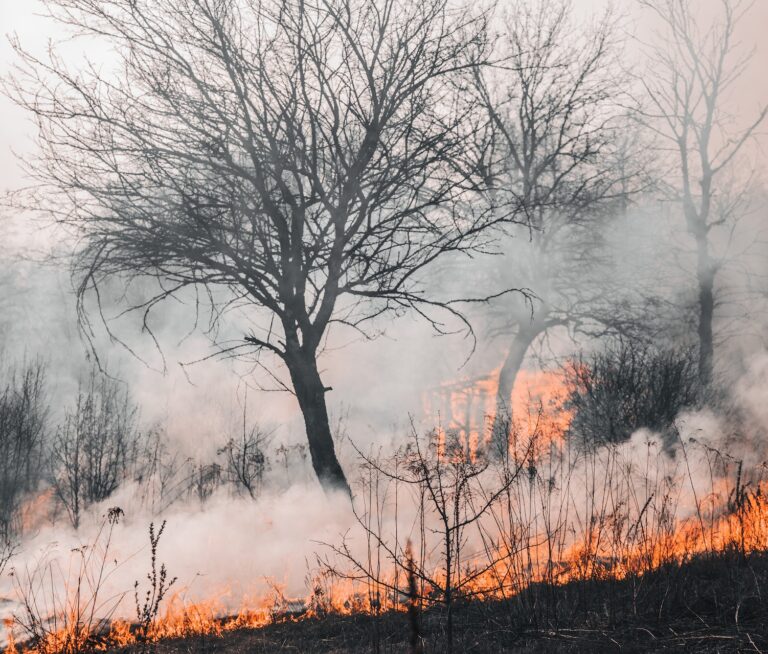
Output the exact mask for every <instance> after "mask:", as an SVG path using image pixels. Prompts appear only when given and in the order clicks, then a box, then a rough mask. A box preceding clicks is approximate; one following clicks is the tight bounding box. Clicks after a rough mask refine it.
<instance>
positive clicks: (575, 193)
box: [476, 0, 636, 444]
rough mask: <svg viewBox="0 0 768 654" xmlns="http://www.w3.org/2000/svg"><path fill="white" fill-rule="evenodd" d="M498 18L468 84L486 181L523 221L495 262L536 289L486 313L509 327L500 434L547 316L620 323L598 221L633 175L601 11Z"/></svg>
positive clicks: (551, 0) (557, 2)
mask: <svg viewBox="0 0 768 654" xmlns="http://www.w3.org/2000/svg"><path fill="white" fill-rule="evenodd" d="M505 18H506V21H505V27H506V31H505V38H504V40H503V41H502V43H501V44H500V45H501V47H500V54H499V57H500V59H501V62H502V63H500V64H499V65H498V66H497V67H496V68H495V69H494V68H487V69H484V70H479V69H478V71H477V76H476V88H477V90H478V92H479V95H480V97H481V98H482V100H483V104H484V105H485V108H486V110H487V112H488V115H489V117H490V119H491V120H492V122H493V125H494V127H495V135H496V140H495V148H496V150H497V151H498V153H499V155H498V157H497V160H496V161H495V163H496V167H495V169H494V168H491V169H489V171H488V175H489V185H490V187H491V191H490V192H491V193H492V194H493V195H494V196H495V197H496V201H495V204H498V205H500V206H506V207H508V210H509V211H512V212H514V213H515V214H522V215H523V216H524V217H525V221H524V222H525V224H524V225H522V226H520V227H518V228H517V230H516V231H512V234H511V235H512V236H513V237H515V238H513V239H511V240H510V241H509V242H508V243H507V244H506V247H507V248H508V249H509V252H511V253H512V254H511V255H510V256H505V257H499V258H498V264H499V265H497V267H496V268H495V269H494V270H493V273H494V274H495V275H498V276H501V277H502V278H503V277H507V278H509V277H510V276H512V277H514V278H515V281H516V284H518V285H521V286H524V287H526V288H529V289H530V290H531V292H532V293H533V295H534V298H535V299H534V302H533V303H532V304H531V303H529V302H525V301H524V299H523V298H520V297H515V298H512V302H503V303H497V304H496V306H495V309H494V311H493V312H492V314H495V315H491V319H492V327H491V334H492V335H495V336H498V335H503V336H508V335H509V334H510V333H512V334H513V336H512V341H511V343H510V345H509V347H508V349H507V351H506V356H505V358H504V361H503V365H502V366H501V369H500V372H499V381H498V397H497V403H496V404H497V406H496V413H495V418H494V424H493V435H494V440H495V441H496V442H497V443H499V444H503V443H506V435H507V432H508V430H509V428H510V421H511V417H512V416H511V399H510V398H511V395H512V391H513V388H514V385H515V381H516V379H517V375H518V372H519V370H520V368H521V366H522V364H523V361H524V359H525V357H526V355H527V353H528V352H529V350H530V348H531V346H532V345H533V344H534V343H535V342H536V341H537V339H540V337H542V336H543V335H545V334H547V333H548V332H549V330H551V329H553V328H557V327H560V328H566V329H568V330H570V331H571V332H575V331H579V330H581V331H590V330H591V331H592V332H602V331H605V330H606V329H611V328H613V329H617V328H620V327H622V324H621V316H622V312H621V311H619V310H617V307H619V306H620V305H619V304H618V303H617V302H615V299H616V297H617V294H616V293H612V290H613V291H615V290H616V289H611V285H610V283H609V281H607V280H608V278H609V275H608V274H607V272H606V271H607V270H609V267H608V264H609V263H610V262H609V261H608V259H607V256H606V253H605V250H604V249H603V248H602V245H603V232H604V230H605V228H606V227H605V226H606V222H607V220H608V219H609V218H610V217H611V216H612V215H615V213H616V212H618V211H621V210H622V208H623V206H624V202H625V199H626V197H627V194H628V192H629V190H630V186H631V182H632V180H633V179H635V177H636V166H635V164H634V163H633V164H632V165H631V166H630V162H629V155H628V152H627V149H626V143H625V142H624V140H623V139H622V138H621V131H622V129H623V127H622V125H624V123H622V120H621V117H622V114H623V113H624V112H623V110H622V109H621V108H620V106H619V103H618V97H619V94H620V93H621V92H622V91H623V88H622V87H623V81H624V80H623V78H624V77H625V76H622V75H621V74H620V69H619V67H618V66H617V65H616V63H617V62H616V59H615V54H616V46H617V42H616V38H615V36H614V20H613V17H612V16H611V14H606V15H604V16H603V17H602V18H601V19H600V20H598V21H597V22H595V23H594V24H593V25H591V26H590V27H589V28H585V27H584V26H581V25H579V24H577V23H576V21H575V20H574V19H573V18H572V15H571V3H570V2H568V0H539V1H537V2H534V3H522V4H520V5H517V6H516V7H515V9H514V10H512V11H511V12H510V13H509V14H508V15H507V16H506V17H505ZM624 129H625V126H624ZM624 326H626V325H624Z"/></svg>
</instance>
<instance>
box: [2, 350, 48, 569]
mask: <svg viewBox="0 0 768 654" xmlns="http://www.w3.org/2000/svg"><path fill="white" fill-rule="evenodd" d="M2 372H3V376H4V377H5V380H4V381H3V387H1V390H0V543H2V542H10V541H11V540H12V539H13V538H14V537H15V536H17V535H18V530H19V528H20V525H19V519H20V517H21V516H20V515H19V512H20V509H21V507H22V502H23V500H24V498H25V497H26V496H27V494H28V493H30V492H34V491H36V490H37V489H38V485H39V483H40V481H41V480H42V470H43V465H42V463H43V460H44V448H45V444H46V437H47V425H48V411H49V405H48V399H47V393H46V382H45V377H46V367H45V365H44V364H43V363H42V362H41V361H33V362H30V363H27V364H24V365H22V366H20V367H19V368H18V369H15V368H14V367H12V366H8V367H4V369H3V371H2ZM1 550H2V546H0V551H1ZM1 559H2V555H0V560H1Z"/></svg>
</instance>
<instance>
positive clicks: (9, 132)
mask: <svg viewBox="0 0 768 654" xmlns="http://www.w3.org/2000/svg"><path fill="white" fill-rule="evenodd" d="M500 1H501V4H502V5H503V4H504V2H505V1H508V0H500ZM720 1H721V0H696V5H697V9H698V8H699V7H700V10H701V13H702V15H704V16H706V15H707V14H713V13H714V12H715V11H716V10H717V8H718V6H719V4H720ZM609 5H612V6H613V7H614V8H615V9H616V10H617V11H619V12H623V13H625V14H627V15H628V16H629V19H628V20H627V21H625V23H626V25H627V26H628V29H630V30H632V31H634V32H635V33H636V34H638V35H640V36H641V37H642V38H644V39H645V38H647V37H648V36H650V35H651V34H652V31H653V28H654V24H653V21H652V20H651V19H650V15H649V14H648V13H647V12H640V11H638V3H637V2H636V0H613V1H612V0H573V6H574V9H575V10H576V11H577V12H579V13H584V14H587V13H590V12H595V11H599V10H601V9H602V8H603V7H605V6H609ZM39 11H40V2H39V1H38V0H0V35H1V36H2V38H0V73H3V74H7V72H8V71H9V70H10V69H11V67H12V65H13V62H14V61H15V53H14V52H13V51H12V49H11V48H10V46H9V44H8V35H9V34H13V33H16V34H18V36H19V38H20V39H21V41H22V43H23V44H24V45H25V46H26V47H28V48H30V49H32V50H33V51H41V50H42V49H44V48H45V45H46V43H47V41H48V40H49V39H53V40H54V41H55V40H56V39H57V38H60V37H61V34H62V33H61V32H60V31H59V30H56V32H58V33H56V32H53V33H52V30H51V25H50V23H48V22H47V21H45V20H44V19H42V18H40V17H39V16H37V15H36V13H37V12H39ZM766 28H768V0H755V3H754V6H753V7H752V9H751V12H750V15H749V20H746V21H743V22H742V24H741V34H740V37H741V41H742V42H743V43H744V44H745V45H749V46H753V45H754V47H755V53H754V56H753V58H752V61H751V64H750V66H749V68H748V70H747V71H746V73H745V75H744V77H743V79H742V80H740V83H739V85H738V88H737V89H736V90H735V93H734V101H735V102H736V104H737V106H734V107H733V109H734V113H737V114H739V115H744V116H745V117H746V116H751V115H754V113H755V112H756V111H757V109H758V107H759V106H760V104H761V102H762V103H765V102H768V84H766V71H767V70H768V40H766V39H765V32H766ZM89 55H90V56H91V57H92V58H98V53H93V52H91V53H89ZM31 134H32V130H31V125H30V122H29V121H28V119H27V118H26V117H25V116H24V114H23V112H22V111H21V110H20V109H19V108H18V107H16V106H15V105H14V104H13V103H12V102H11V101H10V100H8V99H7V98H5V97H4V96H2V95H0V173H1V174H0V192H1V191H3V190H6V189H10V188H14V187H17V186H19V185H20V184H22V183H23V176H22V173H21V169H20V166H19V163H18V161H17V160H16V158H15V157H14V156H13V154H12V151H16V152H17V153H19V154H21V155H22V156H23V155H26V154H29V153H30V152H32V143H31V139H30V135H31Z"/></svg>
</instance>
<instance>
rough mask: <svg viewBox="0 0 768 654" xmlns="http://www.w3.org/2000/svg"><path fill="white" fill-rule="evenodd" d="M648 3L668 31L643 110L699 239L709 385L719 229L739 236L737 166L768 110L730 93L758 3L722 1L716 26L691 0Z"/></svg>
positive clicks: (648, 79) (668, 185) (701, 334)
mask: <svg viewBox="0 0 768 654" xmlns="http://www.w3.org/2000/svg"><path fill="white" fill-rule="evenodd" d="M642 4H643V5H644V6H645V7H647V8H649V9H650V10H652V11H653V12H654V13H655V15H656V17H657V18H658V19H659V20H660V21H661V24H662V26H663V36H662V38H661V41H660V43H658V44H657V45H655V46H653V47H651V48H649V50H650V61H649V65H648V72H647V74H646V75H645V76H644V77H643V79H642V80H641V82H642V87H643V90H644V92H645V96H646V98H647V100H646V102H645V103H644V107H643V108H642V109H641V110H640V112H639V115H640V118H641V120H642V121H643V123H644V124H645V125H646V126H648V127H649V128H650V129H651V130H652V131H653V132H654V133H655V134H656V135H657V136H658V137H659V141H660V144H659V149H660V151H661V152H663V153H665V154H668V156H669V159H668V161H671V165H670V167H669V169H668V170H665V171H664V172H663V175H662V178H663V180H664V183H663V187H664V189H665V190H666V192H667V196H668V197H669V198H671V199H673V200H674V201H676V202H679V203H680V204H681V205H682V209H683V215H684V218H685V226H686V230H687V232H688V235H689V236H690V237H691V238H692V239H693V241H694V248H695V256H696V284H697V290H698V298H697V314H698V315H697V332H698V344H699V364H698V365H699V379H700V382H701V384H702V385H703V386H704V387H706V386H708V385H709V383H710V382H711V380H712V372H713V358H714V336H713V322H714V318H715V310H716V309H717V307H718V300H719V298H718V297H717V284H716V282H717V276H718V273H719V272H720V271H721V269H722V266H723V264H724V263H725V262H726V260H727V254H726V252H721V253H718V252H717V248H716V245H715V239H716V234H717V233H718V231H719V232H721V233H724V234H725V237H724V239H722V240H724V241H725V242H729V241H731V240H732V239H731V237H730V236H729V234H731V235H732V233H733V229H734V224H735V222H736V221H737V220H738V218H739V212H740V211H741V210H743V202H742V200H743V188H736V185H738V186H742V184H740V183H739V181H738V180H737V181H736V182H735V183H734V178H733V175H732V174H731V173H732V172H733V165H734V164H735V163H736V161H737V160H738V158H739V154H740V153H742V151H743V149H744V146H745V145H746V144H747V143H749V141H750V140H751V138H752V137H753V136H754V135H755V130H756V129H757V128H758V127H759V125H760V123H762V121H763V120H764V118H765V116H766V113H767V112H768V105H766V106H765V107H763V108H762V109H761V110H760V111H758V112H757V115H756V116H755V117H754V119H753V120H752V121H751V122H749V123H745V122H744V121H743V120H736V118H735V117H734V116H733V115H732V114H731V112H730V110H729V103H728V93H729V91H730V90H731V87H733V85H734V83H735V82H736V81H737V80H738V79H739V78H740V77H741V76H742V74H743V73H744V70H745V66H746V64H747V62H748V61H749V57H750V53H740V52H739V50H740V48H739V44H738V42H737V40H736V29H737V25H738V23H739V21H740V20H741V19H742V18H743V17H744V16H745V14H746V12H747V11H748V10H749V8H750V6H751V5H752V2H749V1H748V0H747V1H745V0H720V3H719V4H720V9H721V15H720V19H719V20H717V21H715V22H713V23H712V24H711V25H708V26H705V25H703V21H702V20H701V19H700V17H699V15H698V5H697V4H696V3H692V2H690V1H689V0H642ZM729 171H730V172H729Z"/></svg>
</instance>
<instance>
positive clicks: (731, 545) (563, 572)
mask: <svg viewBox="0 0 768 654" xmlns="http://www.w3.org/2000/svg"><path fill="white" fill-rule="evenodd" d="M495 378H496V375H495V374H492V375H489V376H487V377H483V378H480V379H477V380H472V381H470V382H464V383H455V384H446V385H444V386H442V387H440V388H439V389H436V390H434V391H432V392H431V393H429V394H427V396H426V397H425V400H424V405H425V413H426V414H427V415H433V416H434V415H436V414H438V413H439V414H440V416H441V421H442V422H443V424H444V427H443V429H441V430H438V432H437V447H436V449H437V457H438V463H440V462H442V464H443V465H447V466H460V465H462V464H464V463H466V464H468V465H476V464H478V462H482V460H483V457H484V456H486V454H484V450H485V449H486V448H484V446H485V445H487V443H488V431H489V430H488V428H487V426H488V421H489V418H490V417H492V412H493V409H494V407H495V402H496V386H495ZM565 384H566V382H565V379H564V377H563V376H562V374H560V373H556V372H546V371H545V372H523V373H522V374H521V377H520V380H519V383H518V384H517V389H518V390H517V391H516V394H515V396H514V397H513V398H512V407H513V413H514V415H515V429H513V430H512V433H511V435H510V443H509V454H510V459H511V460H512V461H513V466H514V465H517V466H518V467H517V468H516V469H517V470H518V471H519V472H520V474H519V476H518V477H517V478H516V480H515V483H514V484H510V485H509V487H508V488H506V489H505V491H504V494H503V496H500V498H499V501H498V502H496V503H494V504H493V505H492V506H491V508H490V509H489V510H488V512H487V513H485V514H484V515H483V517H482V519H481V520H478V521H477V524H476V525H474V526H475V528H476V533H473V534H469V533H467V534H465V541H466V549H465V551H464V552H463V553H462V559H461V561H460V562H458V563H454V564H452V565H453V566H455V567H450V568H447V567H446V566H445V562H444V561H443V560H440V559H439V557H438V558H437V559H435V560H431V559H430V556H431V554H430V553H431V552H434V551H437V549H438V548H437V547H436V546H435V544H434V543H430V542H427V540H424V539H426V538H428V536H425V535H424V534H428V533H429V529H422V530H421V532H422V535H421V536H419V534H414V527H413V524H411V526H410V531H409V529H406V528H405V526H404V525H403V524H401V525H400V529H402V534H405V535H402V534H399V535H398V533H397V530H395V531H396V534H395V536H394V539H395V540H394V541H391V542H387V543H386V547H385V548H384V550H385V551H389V552H390V553H394V556H395V557H396V556H397V555H398V552H400V553H405V552H406V546H405V542H404V541H405V539H406V538H407V540H408V542H409V543H410V541H411V540H412V539H413V540H414V544H415V547H414V551H415V552H417V553H418V552H421V560H420V565H421V566H422V569H423V570H424V571H425V573H424V575H423V577H424V579H426V578H429V579H431V580H432V581H431V585H430V583H426V582H423V581H422V583H421V585H420V589H419V595H420V601H421V602H422V603H423V604H427V605H429V604H431V603H440V602H441V601H443V599H442V598H441V597H440V592H439V589H440V587H441V585H443V584H445V583H447V578H448V577H449V576H451V577H452V583H453V584H455V585H456V587H457V588H459V589H460V590H459V591H457V594H459V595H461V596H463V597H465V598H480V599H490V598H494V599H501V598H508V597H511V596H513V595H515V594H518V593H521V592H524V591H525V590H526V589H527V588H530V587H531V586H532V585H533V584H537V583H540V582H544V583H549V584H555V585H557V584H566V583H568V582H572V581H574V580H584V579H623V578H626V577H628V576H641V575H643V574H645V573H648V572H650V571H653V570H655V569H657V568H659V567H660V566H662V565H665V564H669V563H683V562H685V561H687V560H690V559H691V557H695V556H697V555H703V554H713V553H714V554H717V553H722V552H726V551H730V550H734V551H738V552H741V553H748V552H755V551H763V550H765V549H766V548H767V547H768V480H766V479H764V478H763V476H762V474H763V467H761V466H754V467H753V469H752V470H747V469H745V468H744V466H743V464H742V462H741V461H737V460H736V459H734V458H731V457H727V456H723V455H721V454H720V453H719V452H717V451H716V450H715V449H714V448H711V447H706V446H700V447H697V446H696V444H694V443H692V442H690V441H689V442H687V443H683V442H682V440H681V442H680V443H679V444H678V445H677V449H676V450H675V452H672V453H670V452H669V451H667V450H666V449H665V448H667V449H668V447H667V446H665V445H664V444H662V443H660V442H658V441H657V440H655V439H653V438H650V437H649V436H648V435H645V436H643V435H636V436H635V437H633V439H632V440H631V441H630V442H628V443H624V444H622V445H610V446H605V447H601V448H592V449H587V450H582V451H578V452H577V451H575V450H574V449H573V447H572V445H571V444H570V442H569V439H568V438H566V431H567V429H568V426H569V424H570V414H569V413H568V411H567V410H566V409H565V407H564V403H565V397H566V389H565ZM449 439H453V440H455V441H456V442H459V443H460V444H461V447H459V448H450V447H449ZM483 469H484V468H483ZM695 469H702V470H704V469H706V470H708V471H709V473H708V476H704V475H699V474H697V473H695V472H692V470H695ZM484 470H485V469H484ZM488 470H489V471H491V470H493V468H492V467H489V468H488ZM484 474H491V473H490V472H484ZM377 483H378V482H377ZM373 488H374V483H373V481H370V483H369V484H368V485H367V486H365V489H366V490H367V491H371V490H372V489H373ZM376 488H377V489H378V486H376ZM377 492H378V490H377ZM361 495H364V493H361ZM405 495H406V494H405V493H401V494H400V495H399V496H398V497H399V498H400V500H401V501H402V500H403V497H404V496H405ZM358 499H359V498H358ZM391 499H392V496H391V495H389V496H387V495H386V494H385V495H383V496H381V497H377V498H374V499H369V500H366V501H365V502H364V506H363V511H362V513H363V514H364V515H367V516H369V520H370V523H371V524H373V523H375V522H376V520H379V524H380V525H381V529H386V525H387V524H392V525H397V520H401V521H402V520H403V518H402V516H400V515H398V514H395V515H394V516H393V515H391V511H392V506H393V504H392V502H391ZM37 501H38V500H36V502H37ZM39 501H40V502H42V501H45V500H44V498H41V499H40V500H39ZM395 506H396V503H395ZM404 513H406V512H404ZM387 521H389V523H388V522H387ZM419 538H421V539H422V540H419ZM363 540H364V539H363ZM369 541H370V539H369ZM380 543H385V540H384V539H383V538H382V540H381V541H380ZM368 547H369V549H368V551H367V556H368V558H367V560H368V561H369V562H371V561H374V560H375V554H376V552H375V551H373V550H371V549H370V542H369V545H368ZM382 547H383V546H380V547H379V555H381V551H382ZM387 547H388V548H389V549H388V550H387V549H386V548H387ZM408 551H410V550H408ZM365 556H366V555H365V553H364V555H363V559H365ZM409 556H410V555H409ZM371 565H373V564H371ZM388 565H389V566H390V568H391V569H390V570H389V571H388V570H387V566H388ZM336 569H337V570H338V568H336ZM358 572H360V571H359V570H358ZM457 577H458V578H457ZM308 585H309V586H310V590H309V593H308V595H307V596H306V597H304V598H300V599H288V598H286V596H285V595H284V591H283V589H281V588H280V587H278V586H276V585H274V584H273V585H272V591H271V592H270V593H266V594H262V595H258V594H257V595H254V596H251V597H246V598H244V599H243V600H242V605H241V607H240V609H239V610H238V611H235V612H232V611H231V610H228V609H227V606H228V604H227V603H226V602H224V601H222V598H224V597H225V596H227V595H228V594H229V591H228V589H223V590H222V592H221V594H220V595H219V596H217V598H211V599H209V600H206V601H202V602H190V601H186V600H185V599H184V595H183V593H181V592H178V593H176V594H174V595H171V596H169V598H168V599H167V601H166V602H165V605H164V608H163V610H162V612H161V613H160V614H158V615H156V616H154V618H153V619H152V621H151V624H149V625H148V628H147V629H146V630H145V631H144V632H142V631H141V629H139V628H138V627H137V625H136V624H133V623H131V622H130V621H128V620H112V621H111V622H106V623H101V624H102V625H103V626H102V627H99V626H98V625H96V624H94V623H93V622H92V621H89V620H86V619H84V618H83V615H81V614H77V613H76V612H74V611H69V613H68V614H67V612H66V611H65V612H63V614H62V616H60V617H59V621H58V624H60V625H62V626H61V627H59V628H54V629H51V630H49V631H48V632H46V636H45V637H44V638H43V639H38V640H37V641H31V642H27V643H23V644H19V643H20V641H23V640H24V638H25V636H28V632H27V633H24V632H23V631H22V630H21V628H20V624H19V623H16V624H14V623H13V621H6V631H7V633H8V636H7V643H8V644H7V648H6V654H11V653H16V654H21V653H24V654H52V653H53V652H76V651H79V650H80V649H81V648H82V645H83V643H85V642H89V643H90V644H91V645H92V646H94V647H95V648H96V649H107V648H109V647H111V646H116V645H117V646H127V645H131V644H134V643H137V642H141V641H142V640H150V641H158V640H162V639H168V638H183V637H189V636H195V635H207V636H222V635H223V634H225V633H227V632H229V631H233V630H237V629H256V628H261V627H264V626H265V625H267V624H269V623H271V622H273V621H276V620H299V619H305V618H308V617H322V616H323V615H327V614H329V613H336V614H350V613H368V614H371V613H378V612H381V611H387V610H396V611H399V610H405V609H406V607H407V598H408V591H407V579H406V576H405V575H404V573H403V569H402V566H401V567H398V565H397V561H395V560H392V559H391V557H390V560H389V561H388V560H387V557H386V556H385V557H384V558H383V560H381V561H380V562H379V564H378V568H377V569H376V572H375V574H374V573H373V572H366V571H363V574H349V575H347V576H345V575H338V574H331V573H330V572H329V570H328V569H326V570H325V571H324V572H322V573H320V572H318V573H317V574H316V575H315V576H313V577H311V578H310V579H309V583H308ZM69 592H70V593H72V592H74V590H73V589H71V588H70V589H69ZM76 605H77V602H76V601H75V599H74V598H70V600H69V602H68V604H67V606H76Z"/></svg>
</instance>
